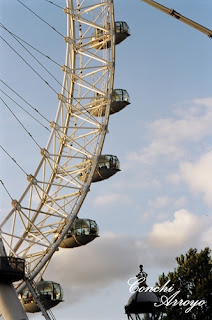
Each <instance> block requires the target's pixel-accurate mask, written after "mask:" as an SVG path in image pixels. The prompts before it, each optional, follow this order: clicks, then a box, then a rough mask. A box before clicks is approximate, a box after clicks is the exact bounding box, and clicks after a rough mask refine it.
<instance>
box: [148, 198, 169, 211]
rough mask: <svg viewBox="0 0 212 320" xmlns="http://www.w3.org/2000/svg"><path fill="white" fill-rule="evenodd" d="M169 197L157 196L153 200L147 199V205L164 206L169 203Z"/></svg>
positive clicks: (153, 206)
mask: <svg viewBox="0 0 212 320" xmlns="http://www.w3.org/2000/svg"><path fill="white" fill-rule="evenodd" d="M170 201H171V199H170V198H169V197H167V196H164V197H157V198H156V199H154V200H149V201H148V206H150V207H152V208H156V209H159V208H163V207H166V206H167V205H168V204H169V203H170Z"/></svg>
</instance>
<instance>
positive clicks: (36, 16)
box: [17, 0, 64, 38]
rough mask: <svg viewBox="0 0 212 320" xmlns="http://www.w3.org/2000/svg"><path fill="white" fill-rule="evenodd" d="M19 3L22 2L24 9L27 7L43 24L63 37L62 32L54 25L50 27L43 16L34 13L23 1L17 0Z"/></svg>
mask: <svg viewBox="0 0 212 320" xmlns="http://www.w3.org/2000/svg"><path fill="white" fill-rule="evenodd" d="M17 1H18V2H19V3H20V4H22V6H24V7H25V8H26V9H28V10H29V11H30V12H31V13H33V14H34V15H35V16H36V17H37V18H39V19H40V20H41V21H43V22H44V23H45V24H47V25H48V26H49V27H50V28H51V29H53V30H54V31H55V32H57V33H58V34H59V35H60V36H61V37H63V38H64V36H63V35H62V33H60V32H59V31H58V30H56V29H55V28H54V27H52V26H51V25H50V24H49V23H48V22H46V21H45V20H44V19H43V18H41V17H40V16H39V15H38V14H37V13H35V12H34V11H33V10H32V9H30V8H29V7H27V6H26V5H25V4H24V3H23V2H21V1H20V0H17Z"/></svg>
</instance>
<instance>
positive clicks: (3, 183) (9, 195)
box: [0, 180, 13, 200]
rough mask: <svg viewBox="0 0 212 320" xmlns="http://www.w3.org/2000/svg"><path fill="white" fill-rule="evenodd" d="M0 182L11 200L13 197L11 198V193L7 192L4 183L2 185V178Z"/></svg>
mask: <svg viewBox="0 0 212 320" xmlns="http://www.w3.org/2000/svg"><path fill="white" fill-rule="evenodd" d="M0 183H1V184H2V186H3V188H4V190H5V191H6V192H7V194H8V196H9V197H10V199H11V200H13V198H12V196H11V194H10V193H9V191H8V190H7V188H6V187H5V185H4V183H3V181H2V180H0Z"/></svg>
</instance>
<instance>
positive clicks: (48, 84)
mask: <svg viewBox="0 0 212 320" xmlns="http://www.w3.org/2000/svg"><path fill="white" fill-rule="evenodd" d="M17 1H19V0H17ZM0 38H1V39H2V40H3V41H4V42H5V43H6V44H7V45H8V46H9V47H10V48H11V49H12V50H13V51H14V52H15V53H16V54H17V55H18V56H19V57H20V58H21V59H22V60H23V61H24V62H25V63H26V64H27V65H28V66H29V67H30V69H32V70H33V71H34V72H35V73H36V74H37V75H38V76H39V78H41V79H42V80H43V81H44V82H45V83H46V84H47V86H49V88H50V89H52V91H54V93H56V94H57V91H56V90H55V89H54V88H53V87H52V86H50V84H49V83H48V82H47V81H46V80H45V79H44V78H43V77H42V76H41V75H40V74H39V73H38V72H37V71H36V70H35V69H34V68H33V67H32V66H31V65H30V64H29V63H28V62H27V61H26V60H25V59H24V58H23V57H22V56H21V55H20V54H19V53H18V52H17V51H16V50H15V49H14V48H13V47H12V46H11V45H10V44H9V43H8V42H7V41H6V40H5V39H4V38H3V37H2V36H0Z"/></svg>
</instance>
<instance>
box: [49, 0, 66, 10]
mask: <svg viewBox="0 0 212 320" xmlns="http://www.w3.org/2000/svg"><path fill="white" fill-rule="evenodd" d="M45 1H46V2H49V3H51V4H53V5H54V6H56V7H58V8H60V9H64V8H63V7H61V6H59V5H58V4H56V3H54V2H52V1H50V0H45Z"/></svg>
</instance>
